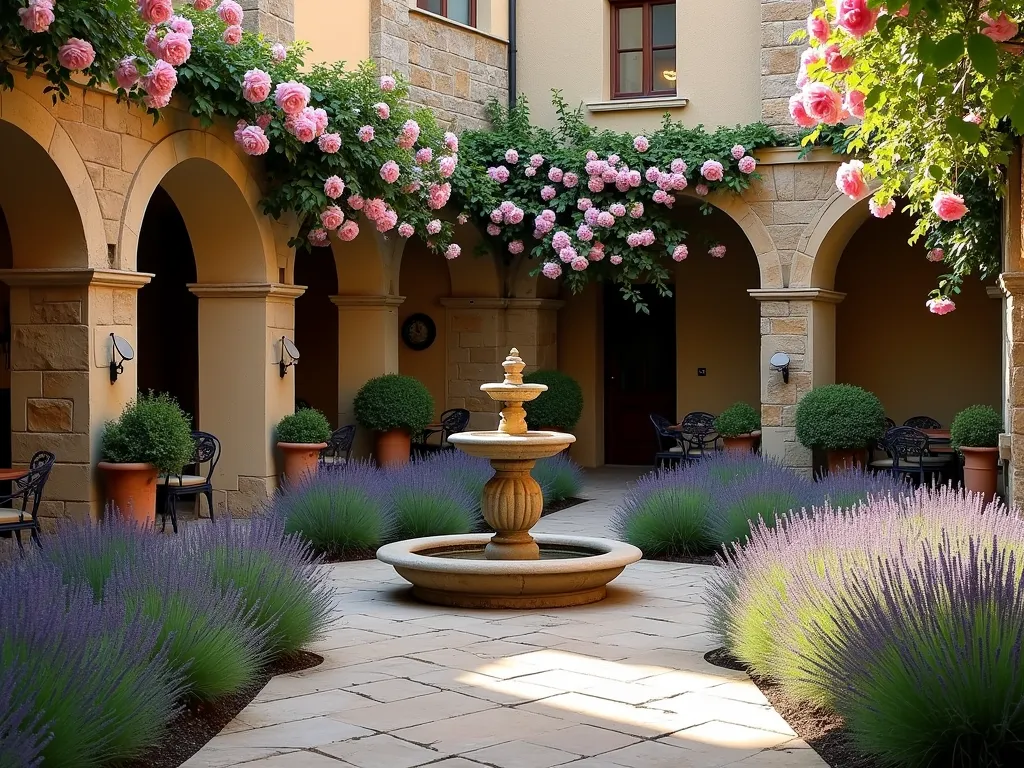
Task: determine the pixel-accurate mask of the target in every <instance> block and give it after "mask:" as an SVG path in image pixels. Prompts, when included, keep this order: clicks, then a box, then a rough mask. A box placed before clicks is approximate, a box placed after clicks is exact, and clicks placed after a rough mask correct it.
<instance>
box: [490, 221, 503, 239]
mask: <svg viewBox="0 0 1024 768" xmlns="http://www.w3.org/2000/svg"><path fill="white" fill-rule="evenodd" d="M487 234H488V235H490V236H491V237H497V236H498V235H500V234H501V227H499V226H498V225H497V224H488V225H487Z"/></svg>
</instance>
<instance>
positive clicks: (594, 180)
mask: <svg viewBox="0 0 1024 768" xmlns="http://www.w3.org/2000/svg"><path fill="white" fill-rule="evenodd" d="M587 189H589V190H590V191H591V192H593V193H594V194H597V193H598V192H601V191H602V190H604V182H603V181H602V180H601V179H600V177H598V176H592V177H591V178H590V181H588V182H587Z"/></svg>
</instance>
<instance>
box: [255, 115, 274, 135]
mask: <svg viewBox="0 0 1024 768" xmlns="http://www.w3.org/2000/svg"><path fill="white" fill-rule="evenodd" d="M272 122H274V116H273V115H272V114H270V113H269V112H264V113H263V114H262V115H260V116H259V117H257V118H256V125H258V126H259V127H260V128H262V129H263V130H264V131H265V130H267V126H269V125H270V124H271V123H272Z"/></svg>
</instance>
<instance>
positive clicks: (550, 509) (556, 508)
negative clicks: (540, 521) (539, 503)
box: [540, 496, 589, 517]
mask: <svg viewBox="0 0 1024 768" xmlns="http://www.w3.org/2000/svg"><path fill="white" fill-rule="evenodd" d="M588 501H589V499H578V498H576V497H575V496H570V497H569V498H568V499H562V500H561V501H556V502H554V503H552V504H548V505H547V506H546V507H544V511H543V512H541V513H540V516H541V517H547V516H548V515H552V514H554V513H555V512H561V511H562V510H563V509H568V508H569V507H575V506H576V505H577V504H585V503H587V502H588Z"/></svg>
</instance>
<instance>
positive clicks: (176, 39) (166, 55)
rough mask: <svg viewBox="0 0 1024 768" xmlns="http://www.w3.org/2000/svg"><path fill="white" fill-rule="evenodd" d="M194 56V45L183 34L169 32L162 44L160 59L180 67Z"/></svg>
mask: <svg viewBox="0 0 1024 768" xmlns="http://www.w3.org/2000/svg"><path fill="white" fill-rule="evenodd" d="M191 55H192V43H190V42H189V40H188V38H187V37H186V36H185V35H184V34H182V33H181V32H168V33H167V34H166V35H164V39H163V41H162V42H161V43H160V57H161V58H162V59H163V60H164V61H166V62H167V63H168V64H171V65H173V66H175V67H180V66H181V65H182V64H184V63H185V62H186V61H188V57H189V56H191Z"/></svg>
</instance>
